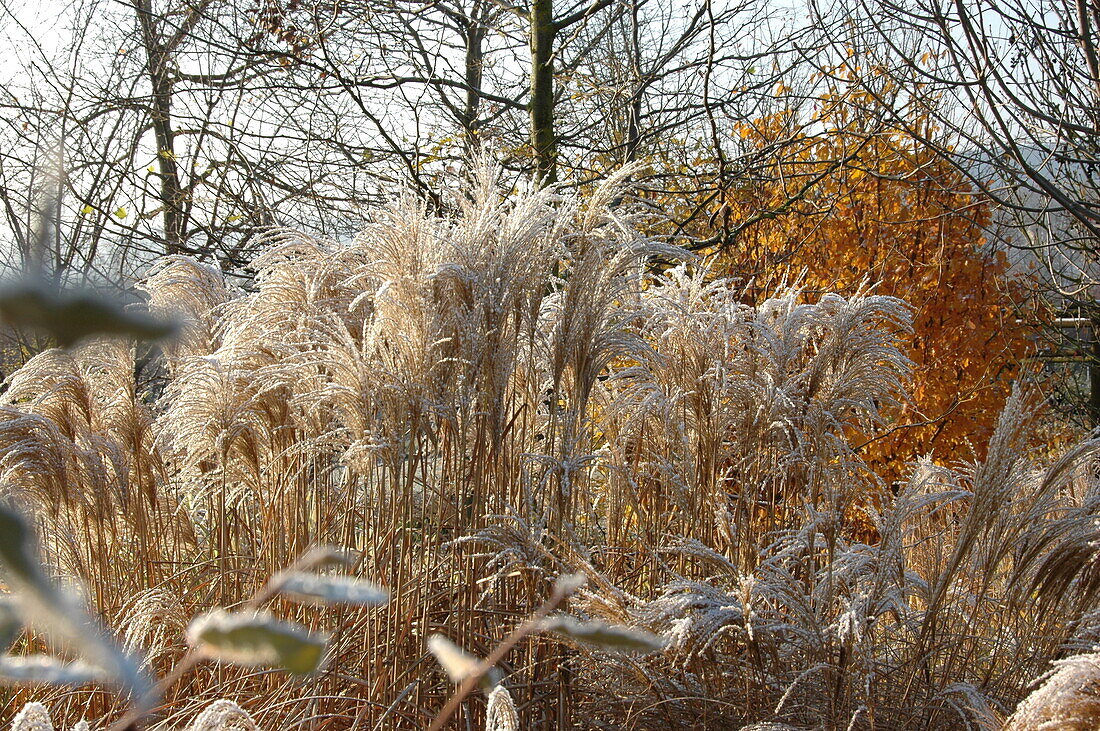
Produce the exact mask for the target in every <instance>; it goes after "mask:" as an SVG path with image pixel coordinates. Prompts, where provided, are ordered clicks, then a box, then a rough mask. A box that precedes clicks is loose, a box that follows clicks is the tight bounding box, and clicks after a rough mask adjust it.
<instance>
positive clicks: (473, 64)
mask: <svg viewBox="0 0 1100 731" xmlns="http://www.w3.org/2000/svg"><path fill="white" fill-rule="evenodd" d="M488 12H489V11H488V10H487V9H486V8H485V7H484V6H482V4H481V3H474V6H473V12H471V14H470V22H469V25H467V26H466V79H465V80H466V106H465V107H464V108H463V110H462V130H463V132H465V139H464V142H463V148H464V152H465V153H466V159H467V161H469V160H472V159H473V157H474V156H475V155H476V154H477V153H478V151H479V150H480V149H481V141H480V140H479V139H478V133H479V131H480V130H479V127H480V124H479V123H478V114H479V112H480V108H481V78H482V69H483V64H484V60H485V49H484V47H483V46H484V43H485V29H486V25H485V22H484V16H485V15H487V14H488Z"/></svg>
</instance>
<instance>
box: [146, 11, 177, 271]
mask: <svg viewBox="0 0 1100 731" xmlns="http://www.w3.org/2000/svg"><path fill="white" fill-rule="evenodd" d="M134 9H135V10H137V15H138V22H139V23H140V25H141V37H142V42H143V43H144V45H145V54H146V58H147V59H148V73H149V82H150V85H151V86H152V91H153V108H152V122H153V135H154V137H155V139H156V143H157V169H158V173H159V175H160V202H161V205H162V206H163V207H164V250H165V253H166V254H180V253H182V252H183V238H184V235H183V234H184V232H183V226H184V211H183V197H184V196H183V188H182V187H181V186H180V176H179V165H178V164H177V162H176V134H175V130H173V129H172V91H173V89H172V87H173V81H172V78H171V76H170V74H171V69H170V68H169V65H168V57H169V54H168V52H167V51H166V50H165V49H164V48H163V46H162V44H161V42H160V39H159V37H158V35H157V29H156V28H155V27H154V25H153V9H152V5H151V3H150V0H137V2H136V4H135V6H134Z"/></svg>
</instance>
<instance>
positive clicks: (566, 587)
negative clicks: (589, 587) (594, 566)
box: [554, 573, 588, 596]
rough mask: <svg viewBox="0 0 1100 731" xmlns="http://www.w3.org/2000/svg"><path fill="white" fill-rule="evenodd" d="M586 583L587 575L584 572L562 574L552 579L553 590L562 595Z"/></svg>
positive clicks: (572, 591)
mask: <svg viewBox="0 0 1100 731" xmlns="http://www.w3.org/2000/svg"><path fill="white" fill-rule="evenodd" d="M586 583H588V577H587V576H585V575H584V574H581V573H577V574H562V575H561V576H559V577H558V578H557V580H555V581H554V591H555V592H557V593H560V594H562V595H564V596H570V595H572V594H573V593H575V592H576V591H577V589H580V588H581V587H582V586H584V585H585V584H586Z"/></svg>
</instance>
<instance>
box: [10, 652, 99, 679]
mask: <svg viewBox="0 0 1100 731" xmlns="http://www.w3.org/2000/svg"><path fill="white" fill-rule="evenodd" d="M106 679H107V678H106V674H105V673H104V672H103V669H102V668H97V667H96V666H94V665H89V664H88V663H85V662H81V661H80V660H77V661H76V662H65V661H64V660H59V659H57V658H56V657H50V656H49V655H26V656H22V657H16V656H13V655H5V656H3V657H0V684H6V685H37V684H39V683H42V684H49V685H84V684H85V683H96V682H102V681H104V680H106Z"/></svg>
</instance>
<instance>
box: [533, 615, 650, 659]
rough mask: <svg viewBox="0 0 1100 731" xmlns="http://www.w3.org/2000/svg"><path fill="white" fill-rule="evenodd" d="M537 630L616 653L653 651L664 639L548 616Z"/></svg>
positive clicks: (571, 618) (638, 631) (627, 630)
mask: <svg viewBox="0 0 1100 731" xmlns="http://www.w3.org/2000/svg"><path fill="white" fill-rule="evenodd" d="M539 629H541V630H542V631H544V632H557V633H558V634H562V635H565V636H567V637H570V638H572V639H574V640H577V641H578V642H584V643H585V644H589V645H596V646H597V647H601V648H603V649H605V650H615V651H617V652H653V651H654V650H660V649H661V648H663V647H664V646H665V643H664V640H662V639H661V638H660V637H658V636H657V635H655V634H653V633H651V632H646V631H644V630H638V629H630V628H628V627H619V626H616V625H611V624H604V623H603V622H581V621H578V620H577V619H575V618H574V617H570V616H568V615H565V614H560V615H557V616H554V617H547V618H546V619H544V620H543V621H542V622H541V623H540V625H539Z"/></svg>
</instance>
